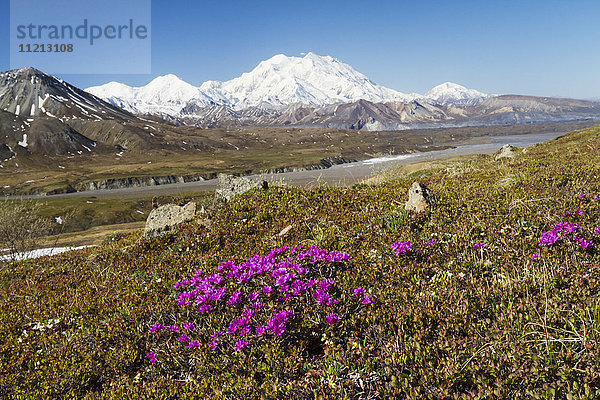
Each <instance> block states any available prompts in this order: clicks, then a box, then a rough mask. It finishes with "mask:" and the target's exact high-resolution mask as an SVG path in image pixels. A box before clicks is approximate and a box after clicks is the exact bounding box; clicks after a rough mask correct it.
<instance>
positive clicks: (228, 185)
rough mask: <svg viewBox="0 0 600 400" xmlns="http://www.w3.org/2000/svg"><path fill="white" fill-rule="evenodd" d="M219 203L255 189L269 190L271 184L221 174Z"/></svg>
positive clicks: (219, 177) (217, 191)
mask: <svg viewBox="0 0 600 400" xmlns="http://www.w3.org/2000/svg"><path fill="white" fill-rule="evenodd" d="M217 179H218V183H217V190H216V194H215V196H216V199H217V201H229V200H230V199H231V198H232V197H234V196H237V195H240V194H242V193H245V192H247V191H248V190H251V189H254V188H262V189H267V188H268V187H269V184H268V183H267V181H256V180H252V179H249V178H244V177H238V176H233V175H227V174H219V175H218V176H217Z"/></svg>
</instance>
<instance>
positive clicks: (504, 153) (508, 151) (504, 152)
mask: <svg viewBox="0 0 600 400" xmlns="http://www.w3.org/2000/svg"><path fill="white" fill-rule="evenodd" d="M516 150H517V148H516V147H514V146H512V145H510V144H505V145H504V146H502V148H501V149H500V150H498V151H497V152H496V153H494V160H496V161H498V160H502V159H503V158H515V156H516V155H517V152H516Z"/></svg>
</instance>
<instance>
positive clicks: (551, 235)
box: [538, 231, 560, 246]
mask: <svg viewBox="0 0 600 400" xmlns="http://www.w3.org/2000/svg"><path fill="white" fill-rule="evenodd" d="M559 237H560V236H559V234H558V233H556V232H554V231H548V232H544V233H542V234H541V235H540V238H539V240H538V241H539V243H540V246H552V245H553V244H554V243H556V241H557V240H558V238H559Z"/></svg>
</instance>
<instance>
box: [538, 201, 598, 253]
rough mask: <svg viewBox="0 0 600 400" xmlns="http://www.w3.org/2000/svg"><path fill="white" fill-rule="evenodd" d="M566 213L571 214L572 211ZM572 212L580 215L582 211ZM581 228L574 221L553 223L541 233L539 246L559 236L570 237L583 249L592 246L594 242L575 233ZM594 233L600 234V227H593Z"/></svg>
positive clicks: (551, 242)
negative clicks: (550, 227) (546, 230)
mask: <svg viewBox="0 0 600 400" xmlns="http://www.w3.org/2000/svg"><path fill="white" fill-rule="evenodd" d="M580 197H581V196H580ZM566 214H568V215H571V214H572V213H566ZM574 214H577V215H581V214H583V211H581V209H578V210H576V211H575V212H574ZM581 230H582V227H581V225H580V224H578V223H576V222H559V223H558V224H556V225H554V226H553V227H552V229H551V230H549V231H548V232H544V233H542V234H541V235H540V238H539V240H538V241H539V244H540V246H552V245H553V244H555V243H556V242H557V241H558V240H559V239H560V238H561V237H572V240H573V242H576V243H578V244H579V246H580V247H582V248H584V249H587V248H589V247H593V246H594V243H593V242H592V241H591V240H587V239H585V238H583V237H581V236H579V234H577V233H578V232H579V231H581ZM594 233H595V234H600V227H596V228H594ZM536 258H537V257H536ZM532 259H535V258H533V256H532Z"/></svg>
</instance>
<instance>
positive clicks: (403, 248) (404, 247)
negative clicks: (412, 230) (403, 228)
mask: <svg viewBox="0 0 600 400" xmlns="http://www.w3.org/2000/svg"><path fill="white" fill-rule="evenodd" d="M411 247H412V243H411V242H410V241H406V242H395V243H392V250H393V251H394V253H396V255H397V256H399V255H400V254H404V253H406V252H408V251H410V249H411Z"/></svg>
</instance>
